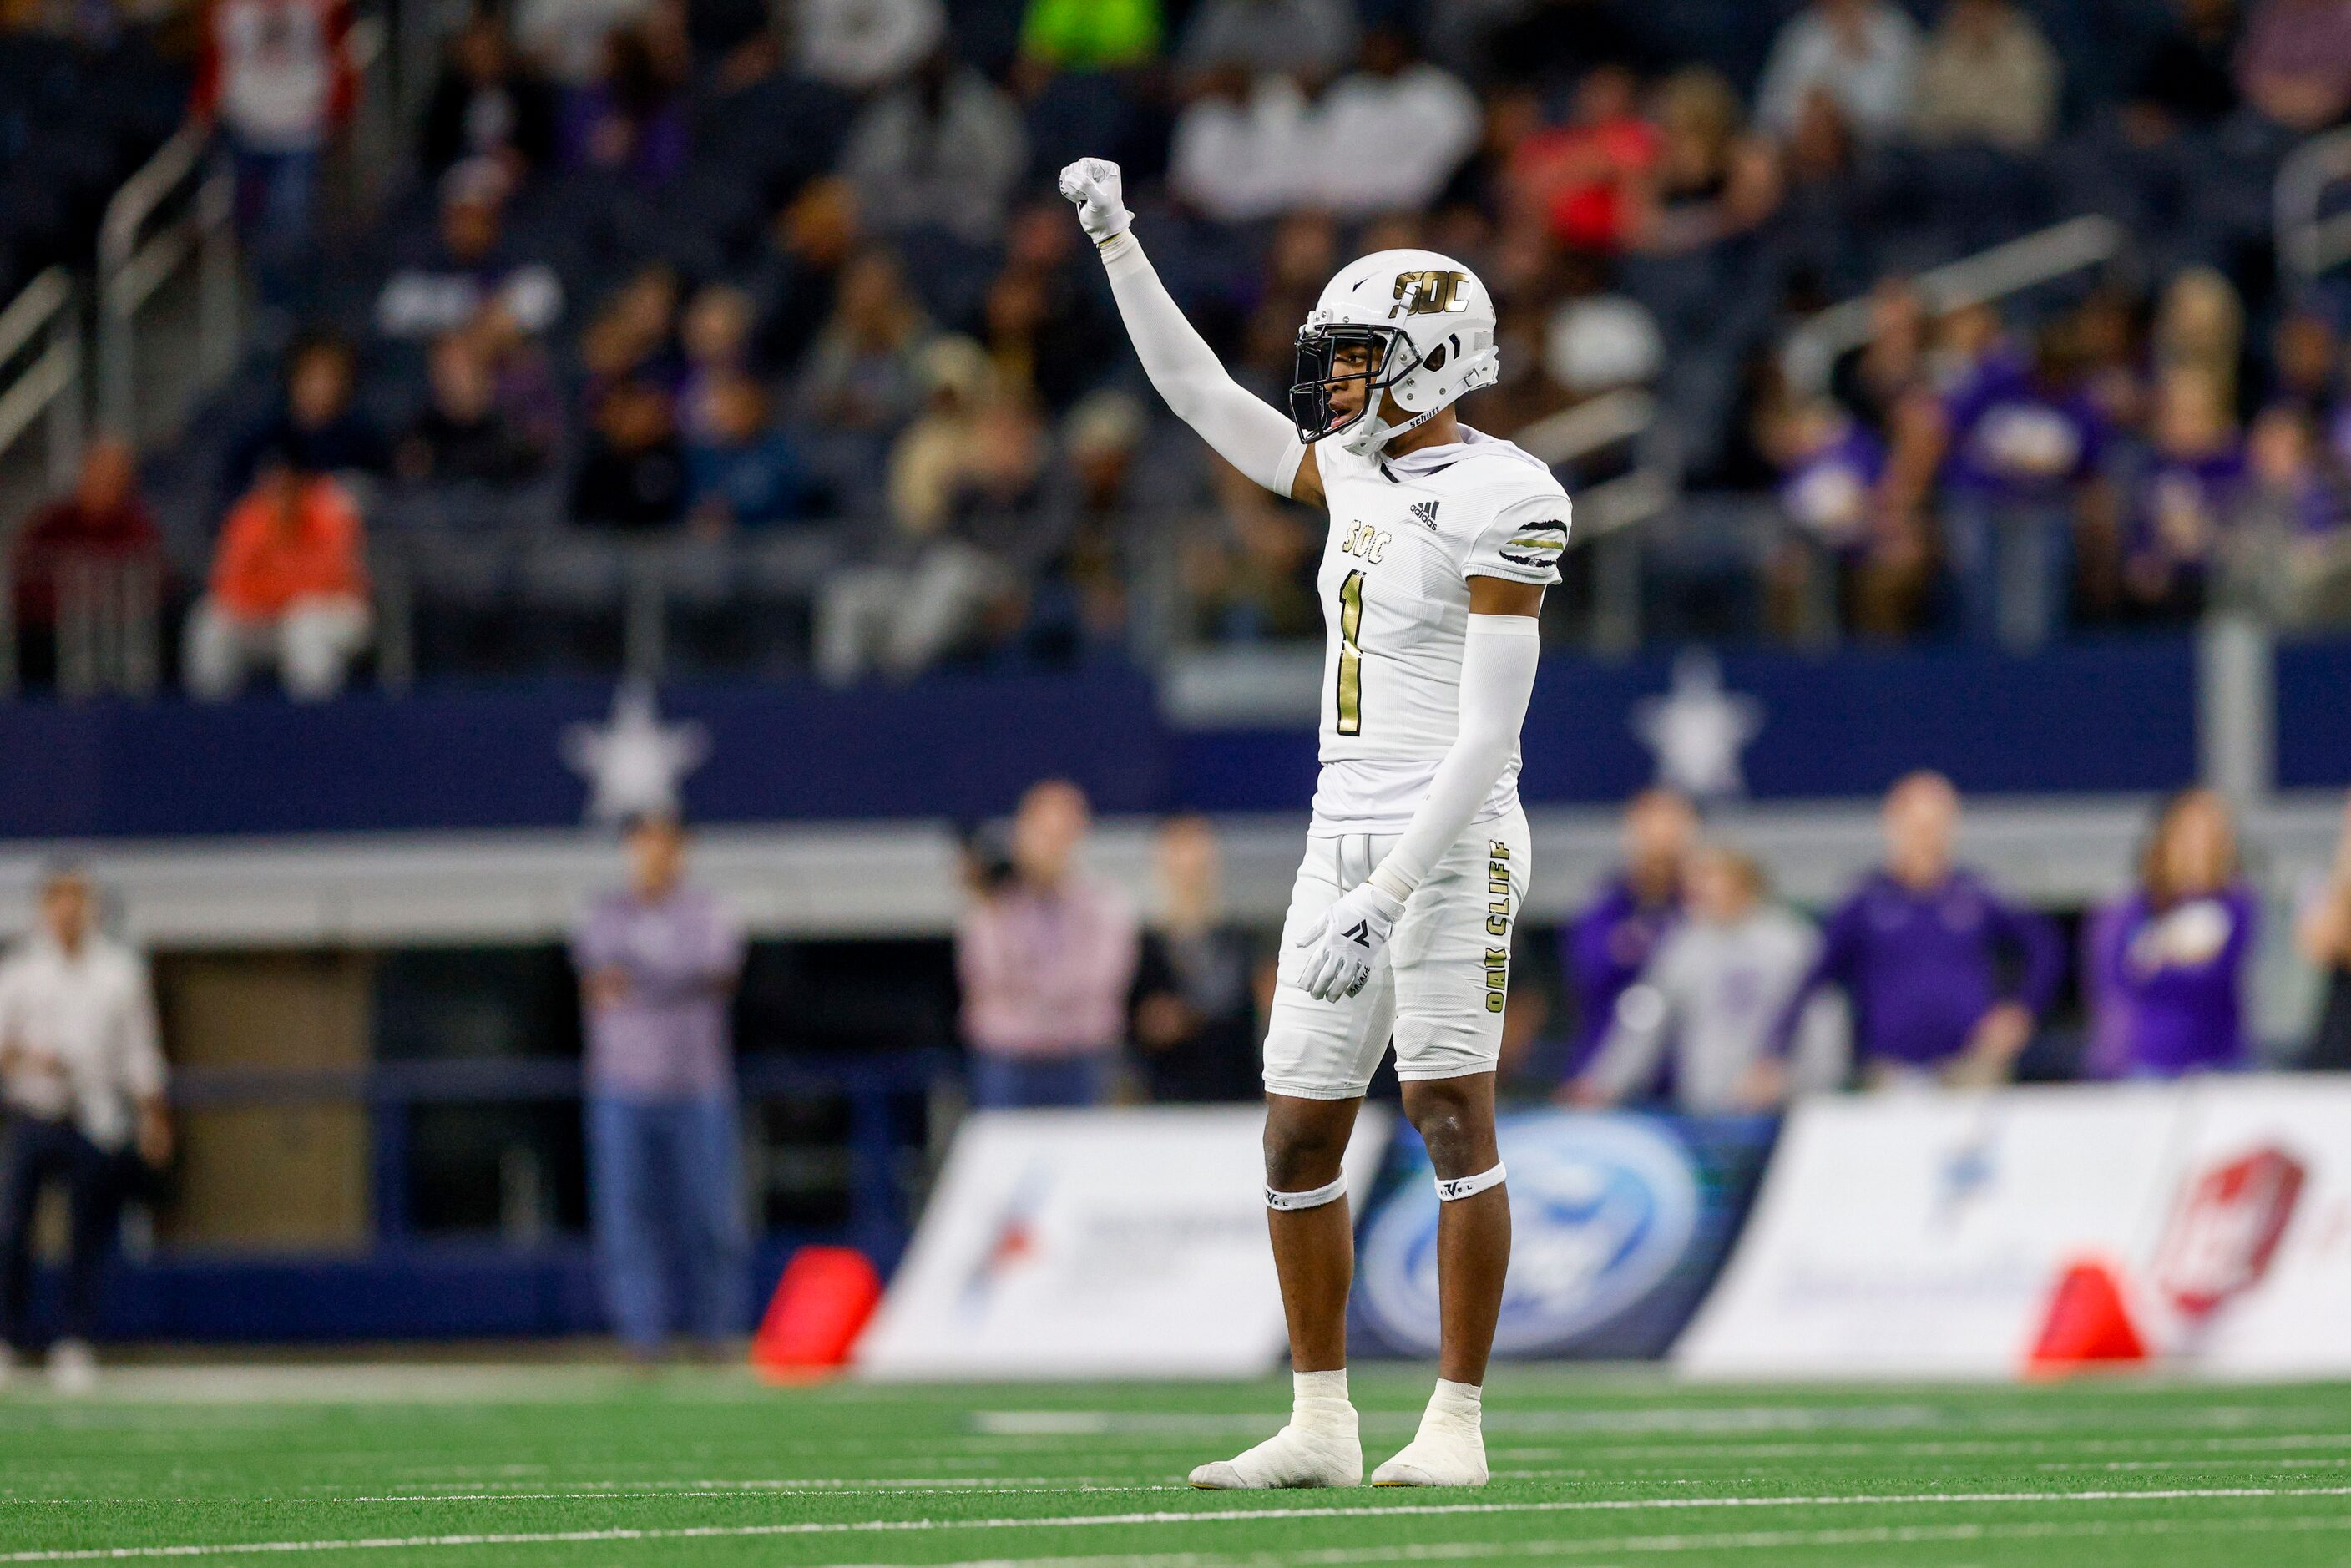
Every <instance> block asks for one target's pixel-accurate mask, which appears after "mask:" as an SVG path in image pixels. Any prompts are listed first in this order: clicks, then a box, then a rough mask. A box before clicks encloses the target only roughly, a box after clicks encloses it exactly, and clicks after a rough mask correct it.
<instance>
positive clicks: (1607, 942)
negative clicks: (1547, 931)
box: [1560, 875, 1681, 1077]
mask: <svg viewBox="0 0 2351 1568" xmlns="http://www.w3.org/2000/svg"><path fill="white" fill-rule="evenodd" d="M1680 916H1681V902H1680V900H1679V899H1668V900H1667V901H1665V902H1663V903H1656V904H1644V903H1643V902H1642V901H1641V897H1640V894H1637V893H1635V891H1634V890H1633V883H1632V882H1631V880H1630V879H1629V878H1626V877H1625V876H1622V875H1620V876H1618V877H1616V878H1615V879H1614V880H1613V881H1612V882H1610V883H1608V886H1607V888H1606V889H1605V890H1604V892H1603V893H1602V894H1601V895H1600V899H1599V902H1597V903H1595V904H1593V906H1592V907H1591V908H1589V909H1587V910H1585V911H1584V912H1583V914H1582V915H1578V916H1577V917H1576V919H1575V923H1574V924H1573V925H1571V926H1569V927H1568V928H1567V930H1566V932H1565V933H1564V934H1563V936H1562V941H1561V943H1560V949H1561V950H1560V963H1561V966H1562V967H1564V968H1565V969H1566V970H1567V972H1568V974H1569V976H1570V977H1572V978H1573V980H1574V982H1575V997H1576V1006H1577V1009H1578V1016H1577V1019H1576V1029H1575V1047H1574V1051H1573V1055H1572V1056H1571V1057H1570V1059H1569V1061H1568V1064H1567V1070H1568V1074H1569V1076H1571V1077H1573V1075H1575V1074H1577V1073H1580V1072H1582V1071H1583V1070H1584V1069H1585V1068H1586V1067H1588V1066H1590V1065H1591V1062H1592V1059H1593V1056H1594V1055H1595V1054H1597V1053H1598V1051H1599V1050H1600V1043H1601V1041H1602V1040H1605V1039H1606V1038H1607V1037H1608V1030H1609V1026H1610V1024H1611V1023H1613V1022H1614V1019H1615V1017H1616V1001H1617V998H1620V997H1622V996H1623V995H1624V994H1625V991H1626V990H1627V989H1628V988H1630V987H1631V986H1632V984H1633V982H1634V981H1635V980H1637V979H1639V978H1640V977H1641V971H1642V970H1643V969H1646V968H1647V967H1648V966H1649V959H1650V957H1651V956H1652V955H1654V954H1655V953H1656V950H1657V944H1658V943H1660V942H1662V941H1664V940H1665V936H1666V933H1667V932H1668V931H1670V930H1671V929H1672V928H1673V926H1674V923H1675V922H1676V921H1677V920H1678V919H1679V918H1680Z"/></svg>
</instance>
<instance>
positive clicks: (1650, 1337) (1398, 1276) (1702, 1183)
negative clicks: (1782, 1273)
mask: <svg viewBox="0 0 2351 1568" xmlns="http://www.w3.org/2000/svg"><path fill="white" fill-rule="evenodd" d="M1773 1130H1774V1124H1773V1123H1772V1122H1771V1121H1770V1120H1769V1119H1768V1118H1739V1119H1725V1120H1715V1121H1692V1120H1686V1119H1680V1118H1674V1117H1666V1116H1643V1115H1630V1114H1607V1115H1600V1114H1574V1113H1558V1112H1540V1113H1531V1114H1526V1115H1519V1116H1510V1117H1506V1118H1504V1120H1503V1122H1502V1124H1501V1127H1500V1129H1499V1136H1500V1142H1501V1149H1502V1159H1503V1163H1504V1164H1505V1165H1507V1166H1509V1167H1510V1183H1509V1189H1508V1190H1509V1192H1510V1225H1511V1253H1510V1279H1509V1282H1508V1284H1507V1285H1506V1286H1505V1288H1504V1291H1503V1296H1502V1317H1501V1322H1500V1323H1499V1327H1498V1329H1497V1331H1496V1333H1495V1341H1494V1349H1495V1353H1496V1354H1499V1355H1504V1356H1519V1357H1528V1356H1552V1355H1584V1356H1647V1355H1658V1354H1663V1353H1664V1351H1665V1349H1666V1347H1667V1345H1668V1344H1670V1343H1672V1341H1673V1338H1674V1335H1675V1334H1676V1333H1678V1332H1679V1330H1680V1328H1681V1326H1682V1324H1683V1322H1685V1321H1686V1320H1687V1318H1688V1316H1689V1314H1690V1313H1691V1312H1694V1311H1695V1310H1696V1309H1697V1305H1698V1301H1699V1300H1700V1298H1701V1297H1702V1296H1703V1294H1704V1292H1705V1290H1706V1287H1707V1286H1708V1284H1709V1283H1710V1282H1711V1281H1712V1280H1713V1277H1714V1273H1715V1271H1716V1270H1717V1269H1719V1267H1720V1266H1721V1262H1722V1260H1723V1257H1724V1256H1725V1255H1726V1253H1727V1252H1728V1250H1729V1244H1730V1241H1731V1239H1732V1238H1733V1237H1734V1236H1736V1234H1737V1233H1738V1228H1739V1223H1740V1219H1741V1218H1742V1217H1743V1216H1744V1215H1745V1213H1746V1209H1747V1206H1748V1203H1749V1201H1750V1199H1751V1198H1752V1197H1753V1195H1754V1189H1755V1185H1756V1182H1757V1180H1758V1178H1759V1177H1760V1176H1761V1169H1762V1165H1763V1160H1764V1156H1765V1155H1766V1154H1767V1153H1768V1152H1769V1150H1770V1148H1771V1137H1772V1133H1773ZM1399 1147H1400V1148H1401V1149H1403V1150H1404V1151H1405V1153H1404V1154H1403V1155H1401V1161H1400V1163H1401V1166H1402V1169H1401V1171H1400V1172H1399V1173H1398V1176H1397V1178H1396V1179H1395V1181H1394V1182H1393V1183H1392V1184H1391V1187H1390V1190H1389V1191H1388V1194H1387V1196H1386V1197H1385V1199H1384V1201H1381V1202H1378V1203H1375V1204H1374V1207H1373V1209H1372V1213H1371V1217H1370V1218H1369V1220H1368V1221H1367V1222H1366V1224H1365V1226H1364V1239H1363V1245H1362V1247H1361V1249H1360V1257H1361V1262H1360V1265H1359V1268H1358V1271H1357V1272H1358V1281H1359V1283H1358V1289H1357V1291H1356V1297H1355V1307H1356V1315H1357V1318H1358V1322H1359V1326H1360V1327H1361V1328H1362V1329H1364V1330H1365V1331H1367V1333H1368V1337H1369V1339H1370V1340H1371V1342H1372V1343H1374V1344H1375V1345H1376V1346H1377V1347H1379V1348H1383V1349H1385V1350H1388V1351H1390V1352H1393V1353H1396V1354H1407V1355H1430V1354H1435V1353H1436V1351H1437V1321H1438V1315H1437V1216H1438V1207H1439V1206H1438V1201H1437V1191H1436V1187H1435V1186H1434V1184H1433V1183H1432V1182H1431V1180H1430V1179H1429V1178H1430V1172H1429V1166H1428V1157H1427V1155H1426V1152H1425V1151H1423V1150H1422V1149H1421V1148H1420V1146H1419V1145H1418V1144H1417V1143H1416V1142H1414V1141H1412V1140H1410V1139H1409V1138H1408V1137H1407V1138H1405V1139H1402V1140H1400V1142H1399Z"/></svg>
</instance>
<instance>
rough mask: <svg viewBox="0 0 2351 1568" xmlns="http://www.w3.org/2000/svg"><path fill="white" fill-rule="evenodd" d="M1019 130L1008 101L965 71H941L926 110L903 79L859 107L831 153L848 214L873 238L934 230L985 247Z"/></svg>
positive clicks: (1016, 154) (1021, 154)
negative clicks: (850, 203) (852, 204)
mask: <svg viewBox="0 0 2351 1568" xmlns="http://www.w3.org/2000/svg"><path fill="white" fill-rule="evenodd" d="M1028 161H1029V133H1028V131H1027V130H1026V129H1025V128H1024V127H1023V126H1022V125H1021V123H1020V110H1019V105H1017V104H1016V103H1014V102H1013V101H1012V99H1011V96H1010V95H1009V94H1008V93H1007V92H1005V91H1004V89H1001V88H999V87H998V86H997V85H996V84H995V83H994V82H991V81H989V80H988V79H987V78H986V77H985V76H983V75H981V74H980V73H979V72H978V71H977V70H974V69H973V68H970V67H969V66H956V67H954V68H952V69H951V70H950V72H949V74H948V77H947V79H946V85H945V86H944V88H942V89H940V96H939V101H938V104H937V106H936V113H935V114H934V113H933V112H932V111H931V109H930V107H929V106H927V105H926V104H925V101H924V93H923V89H922V87H921V85H920V84H919V83H916V82H906V83H902V84H901V85H899V86H897V87H895V88H893V89H890V90H889V91H888V92H885V93H883V95H882V96H881V97H880V98H877V99H874V100H873V101H872V103H869V104H867V105H866V106H865V109H864V110H863V112H862V113H861V114H859V115H858V117H857V123H856V125H855V127H854V128H853V129H852V131H850V134H849V146H848V148H847V149H846V151H844V152H842V154H841V172H842V173H843V174H845V175H846V176H848V178H849V182H850V183H852V185H854V186H856V187H857V202H858V211H859V213H860V214H862V216H863V217H864V219H865V221H866V223H867V224H869V225H872V227H873V228H874V229H875V230H877V231H878V232H880V233H883V234H898V233H903V232H904V231H905V230H907V229H912V228H920V227H925V226H928V225H936V226H938V227H941V228H944V229H946V230H948V231H949V232H950V233H952V234H954V235H956V237H958V238H960V239H965V240H968V241H970V242H972V243H973V244H976V245H977V244H985V243H987V241H989V240H991V239H993V238H995V237H996V235H997V234H998V231H999V230H1000V229H1001V228H1002V227H1003V225H1004V210H1005V204H1006V202H1007V201H1008V198H1009V196H1010V194H1011V191H1012V183H1013V182H1014V181H1015V180H1018V179H1019V177H1020V171H1021V169H1022V168H1023V167H1024V166H1025V165H1026V164H1027V163H1028Z"/></svg>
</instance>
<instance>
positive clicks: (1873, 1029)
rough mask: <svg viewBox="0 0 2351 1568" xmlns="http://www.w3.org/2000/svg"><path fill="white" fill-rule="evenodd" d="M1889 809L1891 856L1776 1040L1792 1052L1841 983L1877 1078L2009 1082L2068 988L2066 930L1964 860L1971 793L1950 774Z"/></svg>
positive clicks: (1926, 777) (1889, 799)
mask: <svg viewBox="0 0 2351 1568" xmlns="http://www.w3.org/2000/svg"><path fill="white" fill-rule="evenodd" d="M1884 820H1885V828H1886V864H1885V865H1884V866H1883V867H1882V868H1881V869H1879V870H1878V871H1876V872H1874V873H1871V874H1870V875H1869V876H1868V877H1867V878H1866V879H1865V881H1864V882H1863V883H1862V884H1861V885H1860V886H1859V887H1858V888H1856V889H1855V891H1854V893H1853V894H1852V896H1851V897H1849V898H1847V899H1846V900H1845V902H1844V904H1843V905H1842V906H1841V907H1840V908H1839V909H1838V910H1837V912H1836V914H1835V915H1834V916H1832V917H1831V919H1830V921H1829V925H1828V930H1827V931H1826V933H1825V940H1824V942H1823V945H1822V948H1821V956H1820V958H1819V959H1818V961H1817V962H1815V963H1814V965H1813V972H1812V974H1811V976H1810V977H1808V978H1807V979H1806V980H1805V982H1804V984H1803V985H1802V987H1801V988H1799V989H1798V990H1797V992H1796V995H1795V997H1794V998H1792V1000H1791V1001H1790V1002H1789V1004H1788V1006H1787V1008H1786V1009H1785V1010H1784V1011H1783V1012H1782V1016H1781V1019H1780V1024H1779V1028H1778V1029H1777V1030H1776V1031H1775V1033H1774V1037H1773V1040H1774V1046H1775V1050H1776V1051H1777V1053H1778V1054H1779V1055H1780V1056H1782V1058H1784V1056H1785V1054H1786V1050H1787V1044H1788V1040H1789V1039H1790V1037H1791V1035H1792V1033H1793V1031H1794V1030H1795V1027H1796V1021H1797V1019H1798V1017H1799V1016H1800V1015H1801V1014H1802V1010H1803V1006H1804V1003H1805V1001H1806V1000H1807V999H1808V998H1810V997H1811V996H1812V994H1813V992H1814V991H1815V990H1817V989H1818V988H1820V987H1822V986H1824V985H1835V986H1841V987H1843V988H1844V991H1845V994H1846V996H1847V997H1848V998H1850V999H1851V1001H1852V1004H1853V1011H1854V1044H1855V1056H1856V1057H1858V1058H1859V1059H1860V1061H1861V1062H1862V1071H1863V1076H1864V1078H1865V1080H1866V1081H1867V1082H1887V1081H1890V1080H1894V1079H1898V1078H1903V1077H1916V1076H1923V1075H1932V1076H1936V1077H1939V1078H1941V1079H1943V1080H1944V1081H1946V1082H1955V1083H1994V1082H2000V1081H2001V1080H2003V1079H2005V1078H2006V1077H2007V1076H2008V1072H2009V1069H2010V1067H2011V1064H2012V1063H2013V1062H2014V1061H2015V1060H2016V1057H2017V1054H2018V1053H2019V1052H2020V1051H2022V1050H2023V1049H2024V1047H2025V1046H2026V1044H2027V1043H2028V1042H2030V1041H2031V1040H2032V1030H2033V1027H2034V1024H2035V1022H2036V1020H2037V1019H2039V1017H2040V1015H2041V1013H2042V1011H2043V1009H2046V1008H2047V1007H2048V1005H2049V1002H2050V999H2051V998H2053V996H2054V995H2055V994H2056V990H2057V980H2058V966H2059V964H2060V963H2061V962H2062V957H2061V954H2060V950H2059V946H2058V941H2057V936H2056V933H2055V932H2054V931H2053V930H2052V929H2051V928H2050V925H2049V923H2048V922H2047V921H2045V920H2043V918H2042V917H2041V916H2039V915H2033V914H2032V913H2030V912H2028V911H2025V910H2022V909H2019V908H2017V907H2016V906H2015V905H2013V904H2010V903H2008V902H2007V901H2006V900H2004V899H2002V898H2001V896H2000V895H1999V894H1995V893H1994V892H1992V890H1991V888H1990V887H1989V886H1987V885H1986V884H1985V883H1984V881H1983V879H1982V878H1980V877H1979V876H1977V875H1976V874H1975V873H1973V872H1970V871H1965V870H1962V869H1960V868H1959V867H1957V866H1955V865H1953V864H1952V861H1951V841H1952V839H1953V837H1954V835H1955V833H1956V832H1957V831H1958V827H1959V791H1957V790H1956V789H1952V787H1951V783H1950V780H1949V779H1945V778H1944V777H1943V776H1942V775H1941V774H1939V773H1914V774H1911V775H1910V776H1909V777H1908V778H1907V779H1903V780H1902V781H1901V782H1899V783H1897V784H1896V785H1895V786H1894V788H1893V789H1891V790H1890V791H1888V792H1887V794H1886V809H1885V819H1884ZM2003 954H2006V955H2007V956H2011V957H2012V958H2013V959H2014V960H2015V961H2016V962H2017V963H2018V964H2019V966H2020V970H2021V973H2020V978H2019V980H2018V983H2017V984H2016V986H2015V987H2014V988H2013V991H2012V994H2003V992H2002V988H2001V977H2000V962H2001V957H2002V956H2003Z"/></svg>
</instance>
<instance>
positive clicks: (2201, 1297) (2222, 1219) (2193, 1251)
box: [2155, 1146, 2307, 1318]
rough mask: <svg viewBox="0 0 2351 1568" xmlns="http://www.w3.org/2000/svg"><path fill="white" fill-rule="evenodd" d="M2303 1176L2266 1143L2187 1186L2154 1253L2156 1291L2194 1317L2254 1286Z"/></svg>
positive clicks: (2291, 1215) (2272, 1251)
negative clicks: (2262, 1146) (2264, 1145)
mask: <svg viewBox="0 0 2351 1568" xmlns="http://www.w3.org/2000/svg"><path fill="white" fill-rule="evenodd" d="M2306 1174H2307V1172H2306V1171H2305V1168H2304V1166H2303V1164H2302V1162H2301V1161H2299V1160H2297V1159H2295V1158H2294V1156H2293V1155H2289V1154H2287V1153H2286V1152H2285V1151H2284V1150H2283V1149H2280V1148H2277V1147H2275V1146H2272V1147H2269V1148H2263V1149H2258V1150H2256V1151H2254V1152H2253V1153H2252V1154H2249V1155H2240V1156H2239V1157H2238V1158H2236V1159H2233V1160H2231V1161H2230V1162H2229V1163H2228V1164H2226V1165H2223V1166H2215V1167H2214V1168H2212V1169H2210V1170H2209V1171H2206V1172H2205V1173H2204V1174H2203V1175H2202V1176H2198V1177H2196V1178H2195V1179H2194V1180H2192V1181H2191V1182H2189V1185H2188V1187H2187V1189H2186V1191H2184V1192H2183V1193H2182V1194H2181V1195H2180V1199H2179V1207H2177V1208H2175V1209H2174V1210H2173V1211H2172V1215H2171V1223H2170V1224H2169V1226H2168V1227H2167V1228H2165V1230H2164V1234H2163V1242H2162V1245H2161V1246H2159V1247H2158V1248H2157V1249H2156V1257H2155V1283H2156V1288H2157V1289H2158V1291H2162V1292H2163V1294H2164V1295H2166V1296H2168V1297H2169V1298H2170V1300H2171V1302H2172V1304H2173V1305H2174V1306H2176V1307H2178V1308H2179V1310H2180V1311H2181V1312H2185V1313H2187V1314H2188V1315H2189V1316H2190V1317H2193V1318H2201V1317H2206V1316H2209V1315H2210V1313H2211V1312H2214V1311H2215V1310H2217V1309H2218V1308H2219V1307H2220V1306H2221V1305H2222V1304H2223V1303H2224V1302H2226V1301H2229V1299H2230V1298H2231V1297H2232V1296H2239V1295H2242V1294H2243V1293H2244V1292H2245V1291H2250V1290H2252V1288H2253V1287H2254V1286H2255V1285H2258V1284H2260V1283H2261V1282H2262V1275H2263V1274H2265V1273H2267V1272H2268V1271H2269V1266H2270V1260H2271V1259H2272V1258H2273V1257H2274V1256H2276V1254H2277V1249H2278V1242H2279V1241H2280V1240H2281V1239H2283V1237H2284V1235H2285V1228H2286V1223H2287V1222H2288V1221H2289V1220H2291V1219H2292V1218H2294V1202H2295V1200H2296V1199H2298V1198H2299V1197H2301V1196H2302V1186H2303V1179H2304V1176H2305V1175H2306Z"/></svg>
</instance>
